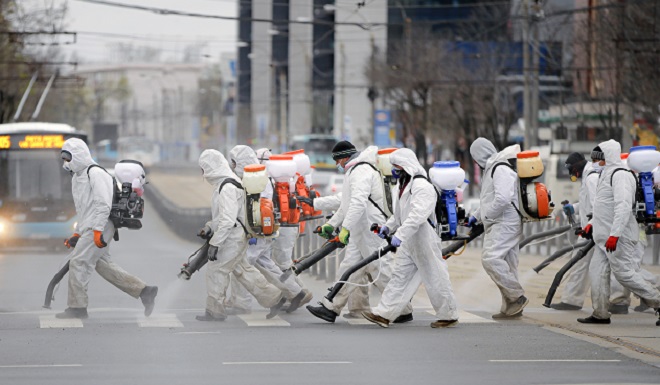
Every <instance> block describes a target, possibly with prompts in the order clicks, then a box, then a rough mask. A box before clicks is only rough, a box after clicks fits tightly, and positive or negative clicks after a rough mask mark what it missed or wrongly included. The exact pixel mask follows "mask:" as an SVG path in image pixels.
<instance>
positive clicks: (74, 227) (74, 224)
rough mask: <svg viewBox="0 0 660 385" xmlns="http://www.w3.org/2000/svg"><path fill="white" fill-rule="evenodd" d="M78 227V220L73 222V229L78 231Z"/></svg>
mask: <svg viewBox="0 0 660 385" xmlns="http://www.w3.org/2000/svg"><path fill="white" fill-rule="evenodd" d="M76 227H78V222H73V231H76Z"/></svg>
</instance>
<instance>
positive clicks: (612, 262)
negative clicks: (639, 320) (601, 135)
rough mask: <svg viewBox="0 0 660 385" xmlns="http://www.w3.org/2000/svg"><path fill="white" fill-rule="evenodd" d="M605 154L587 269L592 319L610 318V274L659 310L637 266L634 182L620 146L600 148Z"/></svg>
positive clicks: (657, 294) (658, 294) (658, 298)
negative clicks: (610, 246)
mask: <svg viewBox="0 0 660 385" xmlns="http://www.w3.org/2000/svg"><path fill="white" fill-rule="evenodd" d="M599 147H600V148H601V149H602V150H603V153H604V154H605V162H606V164H605V167H604V168H603V171H602V172H601V174H600V179H599V181H598V190H597V192H596V198H595V200H594V207H593V218H592V219H591V222H590V223H591V225H592V226H593V237H594V242H595V243H596V246H595V247H594V249H595V251H594V255H593V257H592V258H591V264H590V265H589V271H590V272H589V277H590V278H591V302H592V304H593V307H594V312H593V316H594V317H595V318H599V319H607V318H610V313H609V312H608V307H609V296H610V271H611V272H612V273H613V274H614V277H615V278H616V280H617V281H619V283H621V285H622V286H623V287H625V288H627V289H628V290H630V291H631V292H633V293H634V294H636V295H637V296H638V297H640V298H641V299H642V301H643V302H645V303H646V305H647V306H649V307H653V308H658V307H660V291H658V289H657V288H656V287H654V286H653V285H652V284H651V283H650V282H648V281H647V280H645V279H644V277H643V276H642V274H641V273H640V271H639V269H640V266H639V264H638V263H636V261H635V260H636V253H637V249H636V244H637V242H639V226H638V225H637V221H636V219H635V215H634V213H633V203H634V202H635V190H636V182H635V178H634V176H633V175H632V174H631V173H630V172H629V171H624V170H620V171H617V172H616V173H615V172H614V171H615V170H616V169H617V168H624V167H623V162H622V161H621V145H620V144H619V142H617V141H615V140H608V141H607V142H603V143H601V144H599ZM611 236H612V237H618V238H619V240H618V242H617V246H616V250H615V251H614V252H607V251H606V250H605V243H606V242H607V240H608V238H609V237H611Z"/></svg>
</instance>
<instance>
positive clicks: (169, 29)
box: [21, 0, 237, 63]
mask: <svg viewBox="0 0 660 385" xmlns="http://www.w3.org/2000/svg"><path fill="white" fill-rule="evenodd" d="M109 1H113V2H119V3H125V4H133V5H143V6H148V7H156V8H165V9H172V10H179V11H186V12H195V13H204V14H213V15H222V16H236V9H237V5H236V4H237V0H109ZM51 2H54V3H56V4H62V3H68V7H69V12H68V18H67V19H68V28H67V30H69V31H74V32H78V35H77V43H76V44H74V45H70V46H64V50H65V51H66V52H67V53H71V52H73V51H75V52H76V53H77V55H78V57H79V58H80V59H82V60H84V61H85V62H97V63H99V62H103V61H107V60H108V57H109V48H108V45H110V44H112V43H116V42H124V43H127V42H132V43H133V44H135V45H151V46H154V47H158V48H160V49H162V51H163V55H162V56H163V57H165V58H168V57H172V56H180V55H181V53H182V52H183V50H184V48H185V46H186V45H188V44H194V43H195V42H196V41H198V42H206V43H207V44H208V45H207V48H205V49H204V52H203V54H204V55H208V57H205V58H204V60H212V61H217V60H218V57H219V53H220V52H232V51H234V49H235V46H236V28H237V24H236V22H235V21H229V20H213V19H204V18H195V17H183V16H169V15H168V16H163V15H158V14H155V13H151V12H146V11H141V10H132V9H123V8H116V7H111V6H107V5H98V4H92V3H86V2H83V1H79V0H21V3H23V4H25V6H26V7H27V8H29V9H37V8H43V7H44V4H48V3H51ZM102 34H120V35H130V37H115V36H109V35H105V36H102ZM68 57H69V55H68V54H67V58H68Z"/></svg>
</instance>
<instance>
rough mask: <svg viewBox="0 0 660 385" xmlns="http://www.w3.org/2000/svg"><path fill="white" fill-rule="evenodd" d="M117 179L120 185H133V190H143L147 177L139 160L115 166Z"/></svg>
mask: <svg viewBox="0 0 660 385" xmlns="http://www.w3.org/2000/svg"><path fill="white" fill-rule="evenodd" d="M115 177H116V178H117V181H119V183H121V184H123V183H131V185H132V186H133V188H142V186H143V185H144V184H145V183H146V176H145V171H144V167H143V166H142V163H140V162H138V161H137V160H122V161H121V162H119V163H117V164H115Z"/></svg>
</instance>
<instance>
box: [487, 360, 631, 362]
mask: <svg viewBox="0 0 660 385" xmlns="http://www.w3.org/2000/svg"><path fill="white" fill-rule="evenodd" d="M488 361H489V362H621V360H488Z"/></svg>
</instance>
